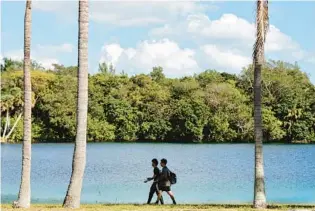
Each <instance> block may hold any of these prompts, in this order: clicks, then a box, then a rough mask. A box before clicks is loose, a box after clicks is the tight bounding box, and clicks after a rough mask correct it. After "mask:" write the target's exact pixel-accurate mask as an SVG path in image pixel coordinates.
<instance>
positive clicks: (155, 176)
mask: <svg viewBox="0 0 315 211" xmlns="http://www.w3.org/2000/svg"><path fill="white" fill-rule="evenodd" d="M158 164H159V162H158V160H157V159H155V158H154V159H152V167H153V177H148V178H147V179H146V180H145V181H144V182H145V183H147V182H148V181H151V180H153V183H152V185H151V188H150V192H149V198H148V202H147V204H150V203H151V200H152V197H153V194H154V193H156V195H158V193H159V192H158V182H157V181H158V178H159V176H160V169H159V167H158ZM159 201H160V202H161V204H164V201H163V197H160V199H158V200H157V201H156V202H155V203H156V204H158V203H159Z"/></svg>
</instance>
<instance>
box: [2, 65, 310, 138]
mask: <svg viewBox="0 0 315 211" xmlns="http://www.w3.org/2000/svg"><path fill="white" fill-rule="evenodd" d="M32 66H33V70H32V86H33V87H32V90H33V99H34V107H33V122H32V123H33V131H32V132H33V139H34V141H54V142H64V141H73V140H74V138H75V137H74V136H75V121H76V95H77V79H76V71H77V67H64V66H62V65H55V68H54V70H53V71H52V70H45V69H43V68H41V67H40V65H38V64H37V63H36V62H33V64H32ZM21 68H22V64H21V62H18V61H12V60H8V59H7V60H5V63H4V65H3V66H2V67H1V72H2V79H1V91H2V94H1V114H2V117H5V116H6V113H7V111H8V113H9V122H14V121H15V120H16V119H17V118H18V116H19V115H20V113H21V112H22V106H23V98H22V97H23V95H22V92H23V73H22V69H21ZM252 84H253V68H252V66H249V67H247V68H245V69H243V71H242V73H241V74H240V75H231V74H228V73H220V72H217V71H215V70H206V71H205V72H202V73H200V74H198V75H194V76H191V77H183V78H180V79H170V78H166V77H165V75H164V74H163V69H162V68H161V67H155V68H153V70H152V72H151V73H150V74H148V75H145V74H140V75H136V76H132V77H128V76H127V75H126V74H115V70H114V69H113V67H112V66H110V67H109V68H108V67H107V66H106V65H105V64H101V65H100V72H99V73H97V74H94V75H90V76H89V115H88V140H89V141H172V142H204V143H206V142H251V141H253V105H252V104H253V103H252V102H253V87H252ZM7 121H8V119H7V118H2V122H1V134H3V130H4V127H5V124H6V122H7ZM263 123H264V137H265V141H266V142H275V141H277V142H278V141H281V142H287V143H290V142H295V141H304V142H305V141H308V142H315V87H314V85H313V84H312V83H311V82H310V80H309V79H308V77H307V75H306V74H305V73H303V72H301V71H300V69H299V67H298V66H297V65H291V64H287V63H284V62H280V61H278V62H274V61H270V62H269V63H268V64H267V65H266V66H265V67H264V69H263ZM22 124H23V121H19V122H18V123H17V127H16V129H15V130H14V132H13V133H12V135H11V136H10V137H9V138H8V139H9V140H11V141H14V142H17V141H21V140H22V129H23V127H22ZM7 127H8V129H7V131H9V128H11V127H12V124H8V126H7ZM7 133H8V132H7Z"/></svg>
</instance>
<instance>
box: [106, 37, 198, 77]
mask: <svg viewBox="0 0 315 211" xmlns="http://www.w3.org/2000/svg"><path fill="white" fill-rule="evenodd" d="M104 61H105V62H107V63H113V65H114V66H115V67H116V69H117V70H118V71H121V70H125V71H127V72H128V73H131V74H137V73H149V72H151V70H152V67H153V66H162V67H163V68H164V72H165V74H166V75H167V76H169V77H175V76H179V75H191V74H193V73H194V72H195V71H198V70H200V67H199V66H198V64H197V62H196V60H195V51H194V50H191V49H182V48H180V47H179V46H178V44H177V43H175V42H173V41H170V40H168V39H162V40H159V41H154V40H153V41H147V40H146V41H143V42H140V43H139V44H138V45H137V46H136V47H135V48H122V47H121V46H120V45H119V44H116V43H114V44H108V45H105V46H104V47H103V50H102V57H101V60H100V62H104Z"/></svg>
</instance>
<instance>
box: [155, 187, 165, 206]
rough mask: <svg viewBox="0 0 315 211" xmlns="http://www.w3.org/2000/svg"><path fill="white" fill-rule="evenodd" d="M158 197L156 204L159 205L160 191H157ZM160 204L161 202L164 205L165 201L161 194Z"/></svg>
mask: <svg viewBox="0 0 315 211" xmlns="http://www.w3.org/2000/svg"><path fill="white" fill-rule="evenodd" d="M156 196H157V199H156V202H155V204H158V203H159V201H158V200H159V191H158V190H157V191H156ZM160 202H161V204H164V200H163V196H162V194H161V198H160Z"/></svg>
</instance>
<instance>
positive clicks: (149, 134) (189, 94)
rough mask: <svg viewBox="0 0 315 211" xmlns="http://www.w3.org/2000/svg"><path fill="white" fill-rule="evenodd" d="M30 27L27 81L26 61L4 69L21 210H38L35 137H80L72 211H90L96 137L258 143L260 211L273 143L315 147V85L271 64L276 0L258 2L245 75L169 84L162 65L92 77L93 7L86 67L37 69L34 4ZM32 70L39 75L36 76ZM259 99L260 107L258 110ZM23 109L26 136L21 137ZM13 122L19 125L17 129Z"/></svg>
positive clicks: (84, 14) (82, 30)
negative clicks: (266, 149) (18, 159)
mask: <svg viewBox="0 0 315 211" xmlns="http://www.w3.org/2000/svg"><path fill="white" fill-rule="evenodd" d="M24 23H25V25H24V27H25V30H24V37H25V39H24V61H23V74H22V72H21V70H20V67H21V64H22V63H20V62H16V61H12V60H10V59H5V64H4V65H3V66H2V68H1V71H2V72H3V74H2V86H1V89H2V93H3V94H2V96H1V105H2V106H1V114H5V115H6V118H5V121H4V122H1V126H3V128H4V130H3V136H2V137H3V138H4V139H11V140H12V139H13V140H20V139H23V151H22V155H23V156H22V176H21V186H20V191H19V197H18V201H17V202H14V206H15V207H29V206H30V170H31V167H30V165H31V131H33V133H34V135H33V138H34V139H37V140H50V139H51V140H55V141H56V140H68V141H70V140H73V139H75V147H74V154H73V165H72V174H71V179H70V183H69V187H68V191H67V194H66V197H65V200H64V204H63V205H64V207H71V208H77V207H79V206H80V195H81V187H82V180H83V174H84V169H85V160H86V139H87V133H88V137H89V139H90V140H92V141H108V140H125V141H135V140H163V141H167V140H180V141H199V142H201V141H221V142H223V141H242V140H245V141H251V140H252V139H253V138H254V140H255V188H254V207H256V208H265V207H266V196H265V185H264V169H263V152H262V142H263V137H265V140H268V141H273V140H282V141H288V142H292V141H296V140H297V141H299V140H309V141H314V137H315V135H314V134H315V132H314V130H315V125H314V122H315V121H314V118H315V116H314V113H315V112H314V110H315V108H314V105H315V102H314V99H315V97H314V93H315V92H314V86H313V85H312V84H311V83H310V81H309V79H308V77H307V76H306V75H305V74H303V73H302V72H301V71H300V70H299V68H298V67H297V65H289V64H285V63H283V62H269V63H268V64H266V63H265V61H264V44H265V40H266V34H267V31H268V25H269V17H268V1H257V16H256V26H257V33H256V42H255V45H254V51H253V60H254V64H253V65H252V66H249V67H248V68H246V69H244V70H243V72H242V74H241V75H240V76H235V75H231V74H227V73H219V72H216V71H213V70H207V71H205V72H203V73H201V74H198V75H195V76H192V77H184V78H181V79H169V78H166V77H165V76H164V74H163V71H162V69H161V68H160V67H156V68H153V71H152V72H151V73H150V74H149V75H144V74H140V75H137V76H133V77H128V76H127V75H125V74H120V75H115V70H114V68H113V67H112V66H110V67H107V66H106V65H104V64H102V65H100V70H101V71H100V73H99V74H96V75H93V76H88V73H87V70H88V49H87V47H88V1H87V0H84V1H83V0H80V1H79V33H78V41H79V43H78V67H63V66H60V65H55V69H54V70H36V69H41V68H39V67H40V66H39V65H37V63H36V62H33V63H32V62H31V60H30V44H31V42H30V41H31V1H27V2H26V12H25V19H24ZM31 67H33V69H34V68H35V70H32V77H31V71H30V70H31ZM261 73H262V74H263V78H264V80H263V81H262V80H261ZM88 79H89V80H88ZM32 80H33V83H32V85H31V81H32ZM76 81H77V82H78V83H77V85H76ZM88 83H89V92H88ZM22 90H23V91H24V99H23V100H21V96H22ZM253 93H254V95H252V94H253ZM261 93H263V98H262V94H261ZM88 98H89V101H88ZM75 101H76V102H77V103H76V104H75V103H74V102H75ZM253 101H254V110H253V109H252V108H251V106H250V104H251V102H253ZM262 104H263V105H264V107H263V109H262ZM3 105H4V106H3ZM32 107H33V115H31V111H32ZM22 108H24V110H23V112H24V115H23V120H24V123H23V137H22V136H21V132H20V133H19V131H21V127H20V126H19V124H20V123H19V119H20V118H21V112H22ZM88 109H89V113H88ZM252 115H254V121H253V118H252ZM31 118H32V120H33V124H31ZM11 119H14V120H15V123H14V124H13V126H12V127H11V124H10V122H11ZM74 119H76V122H75V123H74ZM14 120H13V121H14ZM88 120H89V121H88ZM31 127H32V128H31ZM1 128H2V127H1ZM15 128H16V130H15V131H14V129H15ZM87 128H88V129H87ZM253 128H254V131H255V132H254V137H253V135H252V132H251V131H252V130H253ZM19 129H20V130H19ZM7 131H9V132H7ZM13 131H14V132H13ZM19 134H20V137H19ZM10 137H11V138H10Z"/></svg>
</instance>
